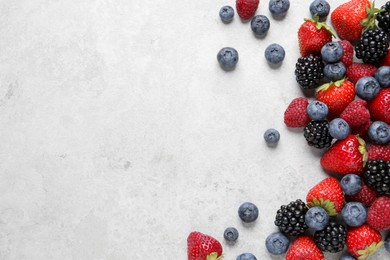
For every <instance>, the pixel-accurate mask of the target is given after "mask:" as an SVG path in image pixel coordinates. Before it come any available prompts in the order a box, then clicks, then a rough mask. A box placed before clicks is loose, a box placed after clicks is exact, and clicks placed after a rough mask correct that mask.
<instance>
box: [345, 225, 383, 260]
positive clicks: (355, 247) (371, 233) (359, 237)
mask: <svg viewBox="0 0 390 260" xmlns="http://www.w3.org/2000/svg"><path fill="white" fill-rule="evenodd" d="M382 245H383V241H382V236H381V234H380V233H379V231H377V230H375V229H373V228H372V227H370V226H369V225H367V224H363V225H361V226H359V227H356V228H350V229H348V232H347V249H348V252H349V253H350V254H351V255H352V256H354V257H357V258H358V259H366V258H368V257H369V256H371V255H373V254H374V253H375V252H376V251H377V250H378V249H379V248H380V247H381V246H382Z"/></svg>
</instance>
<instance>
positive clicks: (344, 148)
mask: <svg viewBox="0 0 390 260" xmlns="http://www.w3.org/2000/svg"><path fill="white" fill-rule="evenodd" d="M366 161H367V151H366V145H365V142H364V140H363V139H361V138H360V137H358V136H355V135H349V136H348V137H347V138H345V139H343V140H338V141H337V142H336V143H334V144H333V145H332V147H330V149H329V150H328V151H326V152H325V154H324V155H323V156H322V158H321V160H320V163H321V166H322V167H324V168H325V169H326V170H329V171H331V172H334V173H338V174H343V175H345V174H349V173H356V174H359V173H362V172H363V167H364V164H365V162H366Z"/></svg>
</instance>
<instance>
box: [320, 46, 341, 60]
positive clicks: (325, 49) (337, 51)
mask: <svg viewBox="0 0 390 260" xmlns="http://www.w3.org/2000/svg"><path fill="white" fill-rule="evenodd" d="M343 53H344V49H343V46H341V44H340V43H338V42H328V43H327V44H325V45H324V46H322V48H321V56H322V60H323V61H325V62H328V63H332V62H337V61H339V60H340V59H341V56H343Z"/></svg>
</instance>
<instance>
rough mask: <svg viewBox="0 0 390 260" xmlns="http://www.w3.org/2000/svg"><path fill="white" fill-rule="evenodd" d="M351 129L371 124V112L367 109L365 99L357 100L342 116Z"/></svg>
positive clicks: (350, 104)
mask: <svg viewBox="0 0 390 260" xmlns="http://www.w3.org/2000/svg"><path fill="white" fill-rule="evenodd" d="M340 117H341V118H342V119H344V120H345V121H346V122H347V123H348V124H349V126H350V127H359V126H361V125H364V124H367V122H370V111H368V108H367V102H366V101H365V100H363V99H356V100H354V101H352V102H351V103H349V105H348V106H347V107H346V108H345V109H344V111H343V112H342V113H341V114H340Z"/></svg>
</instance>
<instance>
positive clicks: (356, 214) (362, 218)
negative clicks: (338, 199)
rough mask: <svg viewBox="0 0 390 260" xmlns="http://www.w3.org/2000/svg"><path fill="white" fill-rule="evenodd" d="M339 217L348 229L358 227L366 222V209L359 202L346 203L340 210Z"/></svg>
mask: <svg viewBox="0 0 390 260" xmlns="http://www.w3.org/2000/svg"><path fill="white" fill-rule="evenodd" d="M341 216H342V217H343V219H344V221H345V223H346V224H347V225H348V226H350V227H358V226H361V225H363V224H364V222H366V220H367V209H366V208H365V207H364V205H363V204H362V203H360V202H348V203H347V204H345V206H344V208H343V209H342V210H341Z"/></svg>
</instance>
